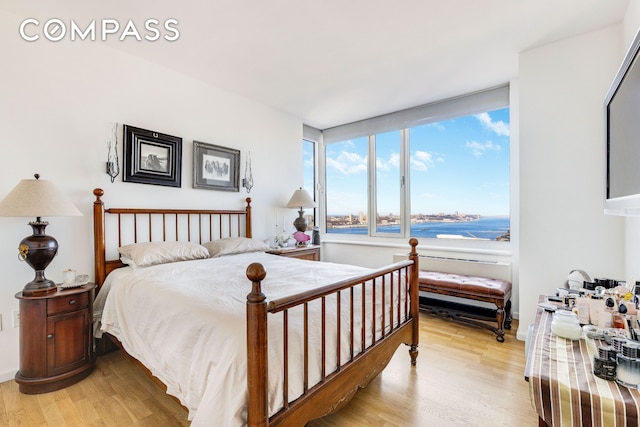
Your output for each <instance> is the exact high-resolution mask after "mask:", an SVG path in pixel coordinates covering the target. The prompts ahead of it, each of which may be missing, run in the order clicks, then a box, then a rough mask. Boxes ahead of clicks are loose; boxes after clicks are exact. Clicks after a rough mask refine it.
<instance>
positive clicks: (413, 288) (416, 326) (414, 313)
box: [409, 237, 420, 366]
mask: <svg viewBox="0 0 640 427" xmlns="http://www.w3.org/2000/svg"><path fill="white" fill-rule="evenodd" d="M409 245H411V252H410V253H409V259H410V260H411V261H413V265H412V266H411V269H410V270H409V293H410V296H411V317H412V318H413V324H412V327H413V333H412V335H413V336H412V343H411V347H410V348H409V355H410V356H411V365H412V366H415V365H416V359H417V358H418V342H419V340H418V337H419V334H420V321H419V318H420V309H419V308H420V301H419V299H420V293H419V292H418V286H419V285H418V269H419V264H418V252H417V250H416V248H417V246H418V239H416V238H415V237H412V238H411V239H410V240H409Z"/></svg>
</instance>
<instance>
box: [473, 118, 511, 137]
mask: <svg viewBox="0 0 640 427" xmlns="http://www.w3.org/2000/svg"><path fill="white" fill-rule="evenodd" d="M474 117H475V118H476V119H478V121H479V122H480V123H481V124H482V126H484V127H486V128H487V129H489V130H491V131H493V132H495V133H496V134H498V135H499V136H509V125H508V124H506V123H505V122H503V121H502V120H499V121H497V122H494V121H492V120H491V117H490V116H489V114H488V113H480V114H476V115H475V116H474Z"/></svg>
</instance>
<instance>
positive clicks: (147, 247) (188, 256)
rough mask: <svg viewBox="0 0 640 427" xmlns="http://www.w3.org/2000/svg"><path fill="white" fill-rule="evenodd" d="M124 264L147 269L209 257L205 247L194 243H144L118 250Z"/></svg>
mask: <svg viewBox="0 0 640 427" xmlns="http://www.w3.org/2000/svg"><path fill="white" fill-rule="evenodd" d="M118 252H119V253H120V255H121V260H122V262H123V263H127V264H129V265H131V266H132V267H147V266H149V265H156V264H164V263H168V262H176V261H188V260H192V259H203V258H208V257H209V252H208V251H207V249H205V248H204V247H203V246H201V245H199V244H197V243H193V242H143V243H133V244H131V245H126V246H122V247H120V248H118Z"/></svg>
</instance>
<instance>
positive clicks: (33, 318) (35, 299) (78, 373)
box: [15, 283, 96, 394]
mask: <svg viewBox="0 0 640 427" xmlns="http://www.w3.org/2000/svg"><path fill="white" fill-rule="evenodd" d="M95 288H96V286H95V284H93V283H88V284H86V285H84V286H82V287H78V288H73V289H66V290H58V291H56V292H52V293H48V294H43V295H37V296H31V295H28V296H27V295H23V294H22V292H18V293H17V294H16V298H17V299H19V300H20V371H18V373H17V374H16V377H15V379H16V382H17V383H18V384H19V389H20V391H21V392H22V393H26V394H38V393H47V392H50V391H54V390H58V389H61V388H64V387H67V386H69V385H71V384H74V383H76V382H78V381H80V380H81V379H83V378H85V377H86V376H87V375H89V374H90V373H91V371H92V370H93V368H94V365H95V360H96V358H95V353H94V349H93V339H92V337H93V334H92V318H93V298H94V295H95Z"/></svg>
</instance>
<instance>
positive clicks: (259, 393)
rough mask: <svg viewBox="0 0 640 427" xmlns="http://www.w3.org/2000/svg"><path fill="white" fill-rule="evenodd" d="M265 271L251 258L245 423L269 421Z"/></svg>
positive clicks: (257, 425) (251, 426) (253, 426)
mask: <svg viewBox="0 0 640 427" xmlns="http://www.w3.org/2000/svg"><path fill="white" fill-rule="evenodd" d="M248 200H249V199H248ZM266 275H267V272H266V271H265V270H264V267H263V266H262V264H260V263H257V262H254V263H252V264H250V265H249V267H247V278H248V279H249V280H251V283H252V285H251V293H249V294H248V295H247V386H248V389H249V406H248V408H247V426H248V427H267V426H268V425H269V407H268V396H269V394H268V390H267V387H268V377H269V375H268V369H267V368H268V360H267V356H268V352H267V344H268V341H267V302H266V299H267V297H266V296H265V295H264V294H263V293H262V290H261V289H260V282H261V281H262V280H264V278H265V277H266Z"/></svg>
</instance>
